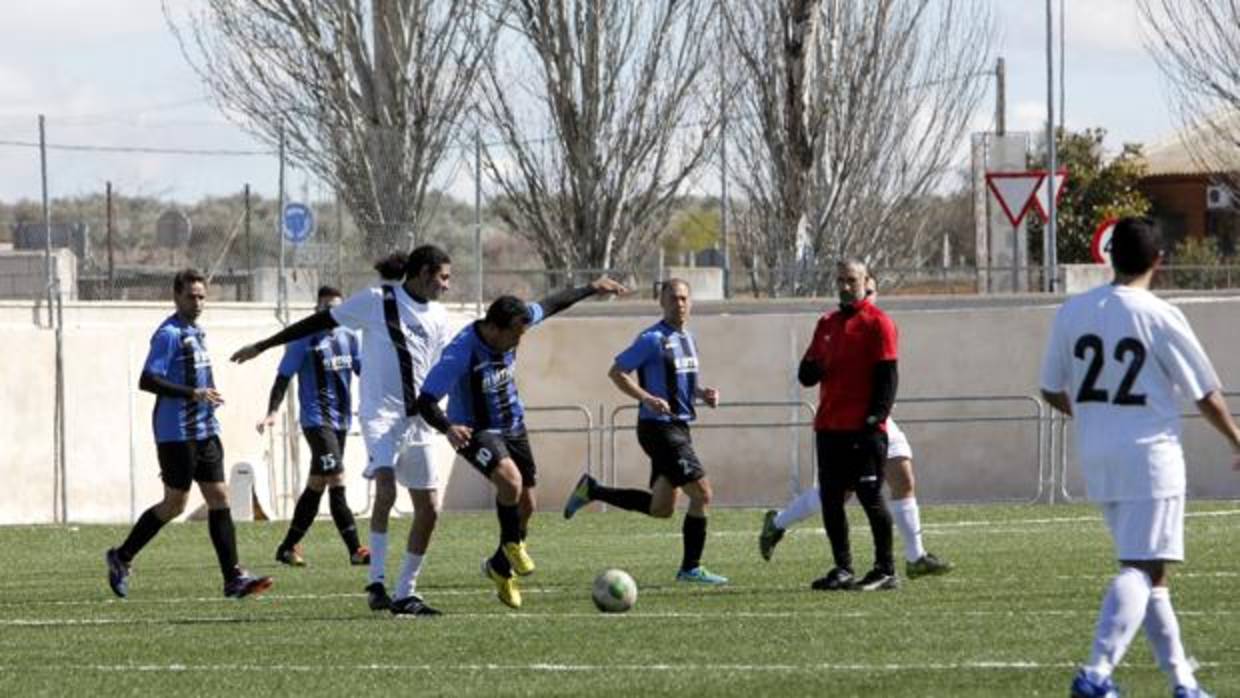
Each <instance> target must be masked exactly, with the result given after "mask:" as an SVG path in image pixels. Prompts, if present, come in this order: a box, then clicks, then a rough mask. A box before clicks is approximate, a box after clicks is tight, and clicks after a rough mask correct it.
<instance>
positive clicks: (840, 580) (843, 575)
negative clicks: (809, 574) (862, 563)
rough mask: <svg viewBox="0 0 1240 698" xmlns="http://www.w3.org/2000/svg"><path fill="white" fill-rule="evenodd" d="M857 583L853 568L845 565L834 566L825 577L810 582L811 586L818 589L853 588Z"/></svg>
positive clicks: (836, 589)
mask: <svg viewBox="0 0 1240 698" xmlns="http://www.w3.org/2000/svg"><path fill="white" fill-rule="evenodd" d="M854 583H855V578H854V577H853V573H852V570H849V569H844V568H843V567H833V568H831V571H830V572H828V573H827V576H825V577H819V578H818V579H815V580H814V581H812V582H810V585H809V588H810V589H814V590H816V591H839V590H841V589H851V588H853V584H854Z"/></svg>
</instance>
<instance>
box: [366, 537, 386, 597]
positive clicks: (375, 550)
mask: <svg viewBox="0 0 1240 698" xmlns="http://www.w3.org/2000/svg"><path fill="white" fill-rule="evenodd" d="M386 566H387V532H386V531H384V532H383V533H379V532H378V531H371V532H370V583H371V584H374V583H375V582H383V580H384V567H386Z"/></svg>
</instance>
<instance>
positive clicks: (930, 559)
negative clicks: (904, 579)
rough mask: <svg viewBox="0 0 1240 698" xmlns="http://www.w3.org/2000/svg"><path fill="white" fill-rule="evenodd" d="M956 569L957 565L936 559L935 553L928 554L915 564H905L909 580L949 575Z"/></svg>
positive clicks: (905, 571)
mask: <svg viewBox="0 0 1240 698" xmlns="http://www.w3.org/2000/svg"><path fill="white" fill-rule="evenodd" d="M954 567H955V565H953V564H952V563H950V562H948V561H947V560H942V559H940V558H938V557H936V556H935V555H934V553H926V554H925V555H922V556H921V557H920V558H918V559H916V560H914V561H913V562H909V563H905V565H904V573H905V574H907V575H908V578H909V579H916V578H918V577H924V576H926V575H932V574H947V573H948V572H951V571H952V569H953V568H954Z"/></svg>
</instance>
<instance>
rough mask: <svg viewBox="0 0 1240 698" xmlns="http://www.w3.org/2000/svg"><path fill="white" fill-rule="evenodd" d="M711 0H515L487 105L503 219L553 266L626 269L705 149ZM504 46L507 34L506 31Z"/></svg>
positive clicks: (487, 157)
mask: <svg viewBox="0 0 1240 698" xmlns="http://www.w3.org/2000/svg"><path fill="white" fill-rule="evenodd" d="M713 8H714V0H629V1H625V2H618V1H616V0H518V1H517V2H516V3H515V6H514V11H513V13H512V15H511V17H512V24H511V29H512V30H513V31H512V34H511V35H509V36H507V37H505V40H504V41H507V40H511V46H508V45H505V46H504V47H503V48H504V49H505V50H504V55H505V56H507V57H509V58H510V59H511V60H509V61H505V62H500V61H496V62H495V63H494V64H493V65H491V66H489V70H488V72H487V76H486V79H485V80H483V90H482V92H483V98H482V100H481V102H482V111H483V115H484V117H485V119H486V121H487V123H488V127H489V128H490V130H492V131H493V132H494V133H495V134H497V135H498V138H499V140H500V141H501V142H502V145H503V146H504V148H503V150H502V151H501V150H499V149H488V150H487V151H486V153H485V154H484V156H483V162H484V166H485V168H486V170H487V173H488V174H489V175H490V178H491V179H492V180H493V181H494V182H495V183H496V185H497V188H498V192H497V193H498V195H499V196H498V197H496V199H495V207H496V211H497V213H498V215H499V216H500V217H501V218H502V219H503V220H504V221H505V222H506V223H507V225H508V226H509V227H511V229H512V230H513V232H514V233H515V234H516V235H518V236H520V237H522V238H524V239H526V240H528V241H529V242H530V243H532V244H533V246H534V247H535V249H536V250H537V251H538V254H539V255H540V256H541V257H542V259H543V262H544V263H545V264H546V265H547V267H548V268H552V269H563V268H610V267H613V266H617V265H621V266H622V265H629V264H632V263H633V262H634V261H635V260H636V259H638V258H640V257H642V256H643V255H644V254H645V253H647V252H648V251H649V249H650V248H652V247H653V242H654V240H655V238H656V237H657V235H658V233H659V231H660V230H661V228H662V226H663V224H664V223H665V222H666V219H667V215H668V208H669V204H670V203H671V201H672V199H673V198H674V197H675V196H676V194H677V193H678V191H679V190H680V188H681V187H682V185H683V184H684V183H685V181H686V179H687V178H689V177H690V176H691V174H692V173H693V172H694V171H695V170H697V168H698V167H699V166H700V165H701V164H702V162H703V160H705V159H706V158H708V157H709V155H710V149H711V147H712V145H713V142H714V139H715V137H716V134H717V130H718V123H719V114H718V110H714V111H713V113H712V112H707V111H706V110H705V109H704V100H705V99H706V98H707V96H709V95H711V94H712V90H713V89H714V85H715V83H714V81H713V80H710V79H708V77H713V76H714V72H713V70H712V71H710V72H709V73H708V72H707V68H708V67H712V68H713V64H711V63H708V59H709V58H710V56H711V55H712V53H711V45H710V42H709V41H707V40H705V39H704V36H706V35H707V34H708V28H709V27H711V26H712V23H711V21H710V20H711V18H712V17H714V16H716V15H714V14H713ZM501 43H503V41H501Z"/></svg>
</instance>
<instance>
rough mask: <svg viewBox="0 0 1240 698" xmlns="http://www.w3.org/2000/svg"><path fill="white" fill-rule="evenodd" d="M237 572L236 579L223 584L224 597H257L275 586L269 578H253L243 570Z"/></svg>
mask: <svg viewBox="0 0 1240 698" xmlns="http://www.w3.org/2000/svg"><path fill="white" fill-rule="evenodd" d="M238 572H239V574H238V575H237V576H236V577H233V578H232V579H230V580H228V581H227V582H224V596H227V597H228V598H230V599H243V598H245V597H247V596H258V595H260V594H262V593H263V592H265V591H267V590H268V589H270V588H271V585H272V584H275V580H274V579H272V578H271V577H255V576H253V575H251V574H250V573H249V572H246V571H245V570H238Z"/></svg>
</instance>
